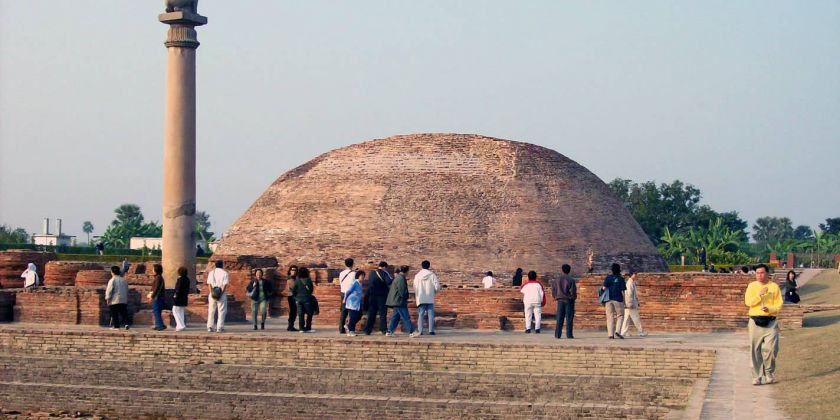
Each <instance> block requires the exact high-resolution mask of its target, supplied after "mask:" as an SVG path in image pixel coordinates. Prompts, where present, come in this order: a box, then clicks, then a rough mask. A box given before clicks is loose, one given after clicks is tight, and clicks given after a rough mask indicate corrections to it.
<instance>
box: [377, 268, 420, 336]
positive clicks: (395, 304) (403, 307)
mask: <svg viewBox="0 0 840 420" xmlns="http://www.w3.org/2000/svg"><path fill="white" fill-rule="evenodd" d="M407 273H408V266H407V265H404V266H402V267H400V269H399V270H397V275H396V278H395V279H394V283H392V284H391V290H389V291H388V300H387V301H385V305H386V306H387V307H389V308H391V322H390V324H389V325H388V332H387V333H386V334H385V335H387V336H391V337H393V336H394V332H395V330H396V328H397V323H399V322H400V319H402V323H403V328H404V329H405V330H407V331H408V332H409V333H410V334H411V336H412V337H416V336H418V335H419V334H418V333H417V332H415V331H414V324H412V323H411V317H410V316H409V315H408V281H406V279H405V275H406V274H407Z"/></svg>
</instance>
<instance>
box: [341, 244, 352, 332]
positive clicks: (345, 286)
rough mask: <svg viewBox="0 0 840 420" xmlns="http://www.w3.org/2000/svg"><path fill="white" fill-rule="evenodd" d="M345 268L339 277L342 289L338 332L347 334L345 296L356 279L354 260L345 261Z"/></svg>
mask: <svg viewBox="0 0 840 420" xmlns="http://www.w3.org/2000/svg"><path fill="white" fill-rule="evenodd" d="M344 266H345V267H347V268H345V269H344V271H342V272H341V273H340V274H339V275H338V284H339V287H340V289H341V316H339V319H338V331H339V332H340V333H342V334H346V333H347V330H346V329H345V328H344V325H345V324H347V308H345V307H344V295H345V294H346V293H347V291H348V290H350V286H352V285H353V281H354V280H355V279H356V269H355V268H353V259H352V258H348V259H346V260H344Z"/></svg>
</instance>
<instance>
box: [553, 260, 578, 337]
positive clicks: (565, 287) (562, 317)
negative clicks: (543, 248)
mask: <svg viewBox="0 0 840 420" xmlns="http://www.w3.org/2000/svg"><path fill="white" fill-rule="evenodd" d="M561 269H562V270H563V275H561V276H560V277H557V278H555V279H552V280H551V296H552V297H553V298H554V300H555V301H557V313H556V315H555V317H556V318H557V323H556V324H555V326H554V338H561V336H562V333H563V322H564V321H565V323H566V338H575V334H574V326H573V322H574V319H575V299H577V280H575V279H574V277H572V276H570V275H569V273H571V272H572V267H571V266H570V265H569V264H563V267H562V268H561Z"/></svg>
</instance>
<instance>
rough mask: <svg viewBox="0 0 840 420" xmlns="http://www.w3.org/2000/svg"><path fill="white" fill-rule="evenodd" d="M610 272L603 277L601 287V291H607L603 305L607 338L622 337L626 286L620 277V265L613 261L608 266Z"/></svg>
mask: <svg viewBox="0 0 840 420" xmlns="http://www.w3.org/2000/svg"><path fill="white" fill-rule="evenodd" d="M610 271H612V274H610V275H609V276H607V277H606V278H605V279H604V285H603V286H602V287H601V290H602V292H603V293H608V298H607V301H606V303H605V304H604V307H605V309H606V311H607V336H608V337H607V338H610V339H612V338H615V337H618V338H622V339H623V338H624V336H623V335H621V325H622V323H623V321H624V291H625V290H627V286H626V285H625V284H624V277H621V265H619V264H618V263H613V264H612V266H610Z"/></svg>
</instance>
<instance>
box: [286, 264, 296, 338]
mask: <svg viewBox="0 0 840 420" xmlns="http://www.w3.org/2000/svg"><path fill="white" fill-rule="evenodd" d="M297 271H298V266H296V265H292V266H289V271H288V272H287V275H288V277H289V279H288V280H286V284H287V287H286V290H287V292H288V294H289V296H287V297H286V302H287V303H288V304H289V326H288V327H287V328H286V331H291V332H295V331H297V330H298V329H297V328H295V321H296V320H297V301H295V296H294V295H293V294H292V286H294V285H295V281H296V280H297Z"/></svg>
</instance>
